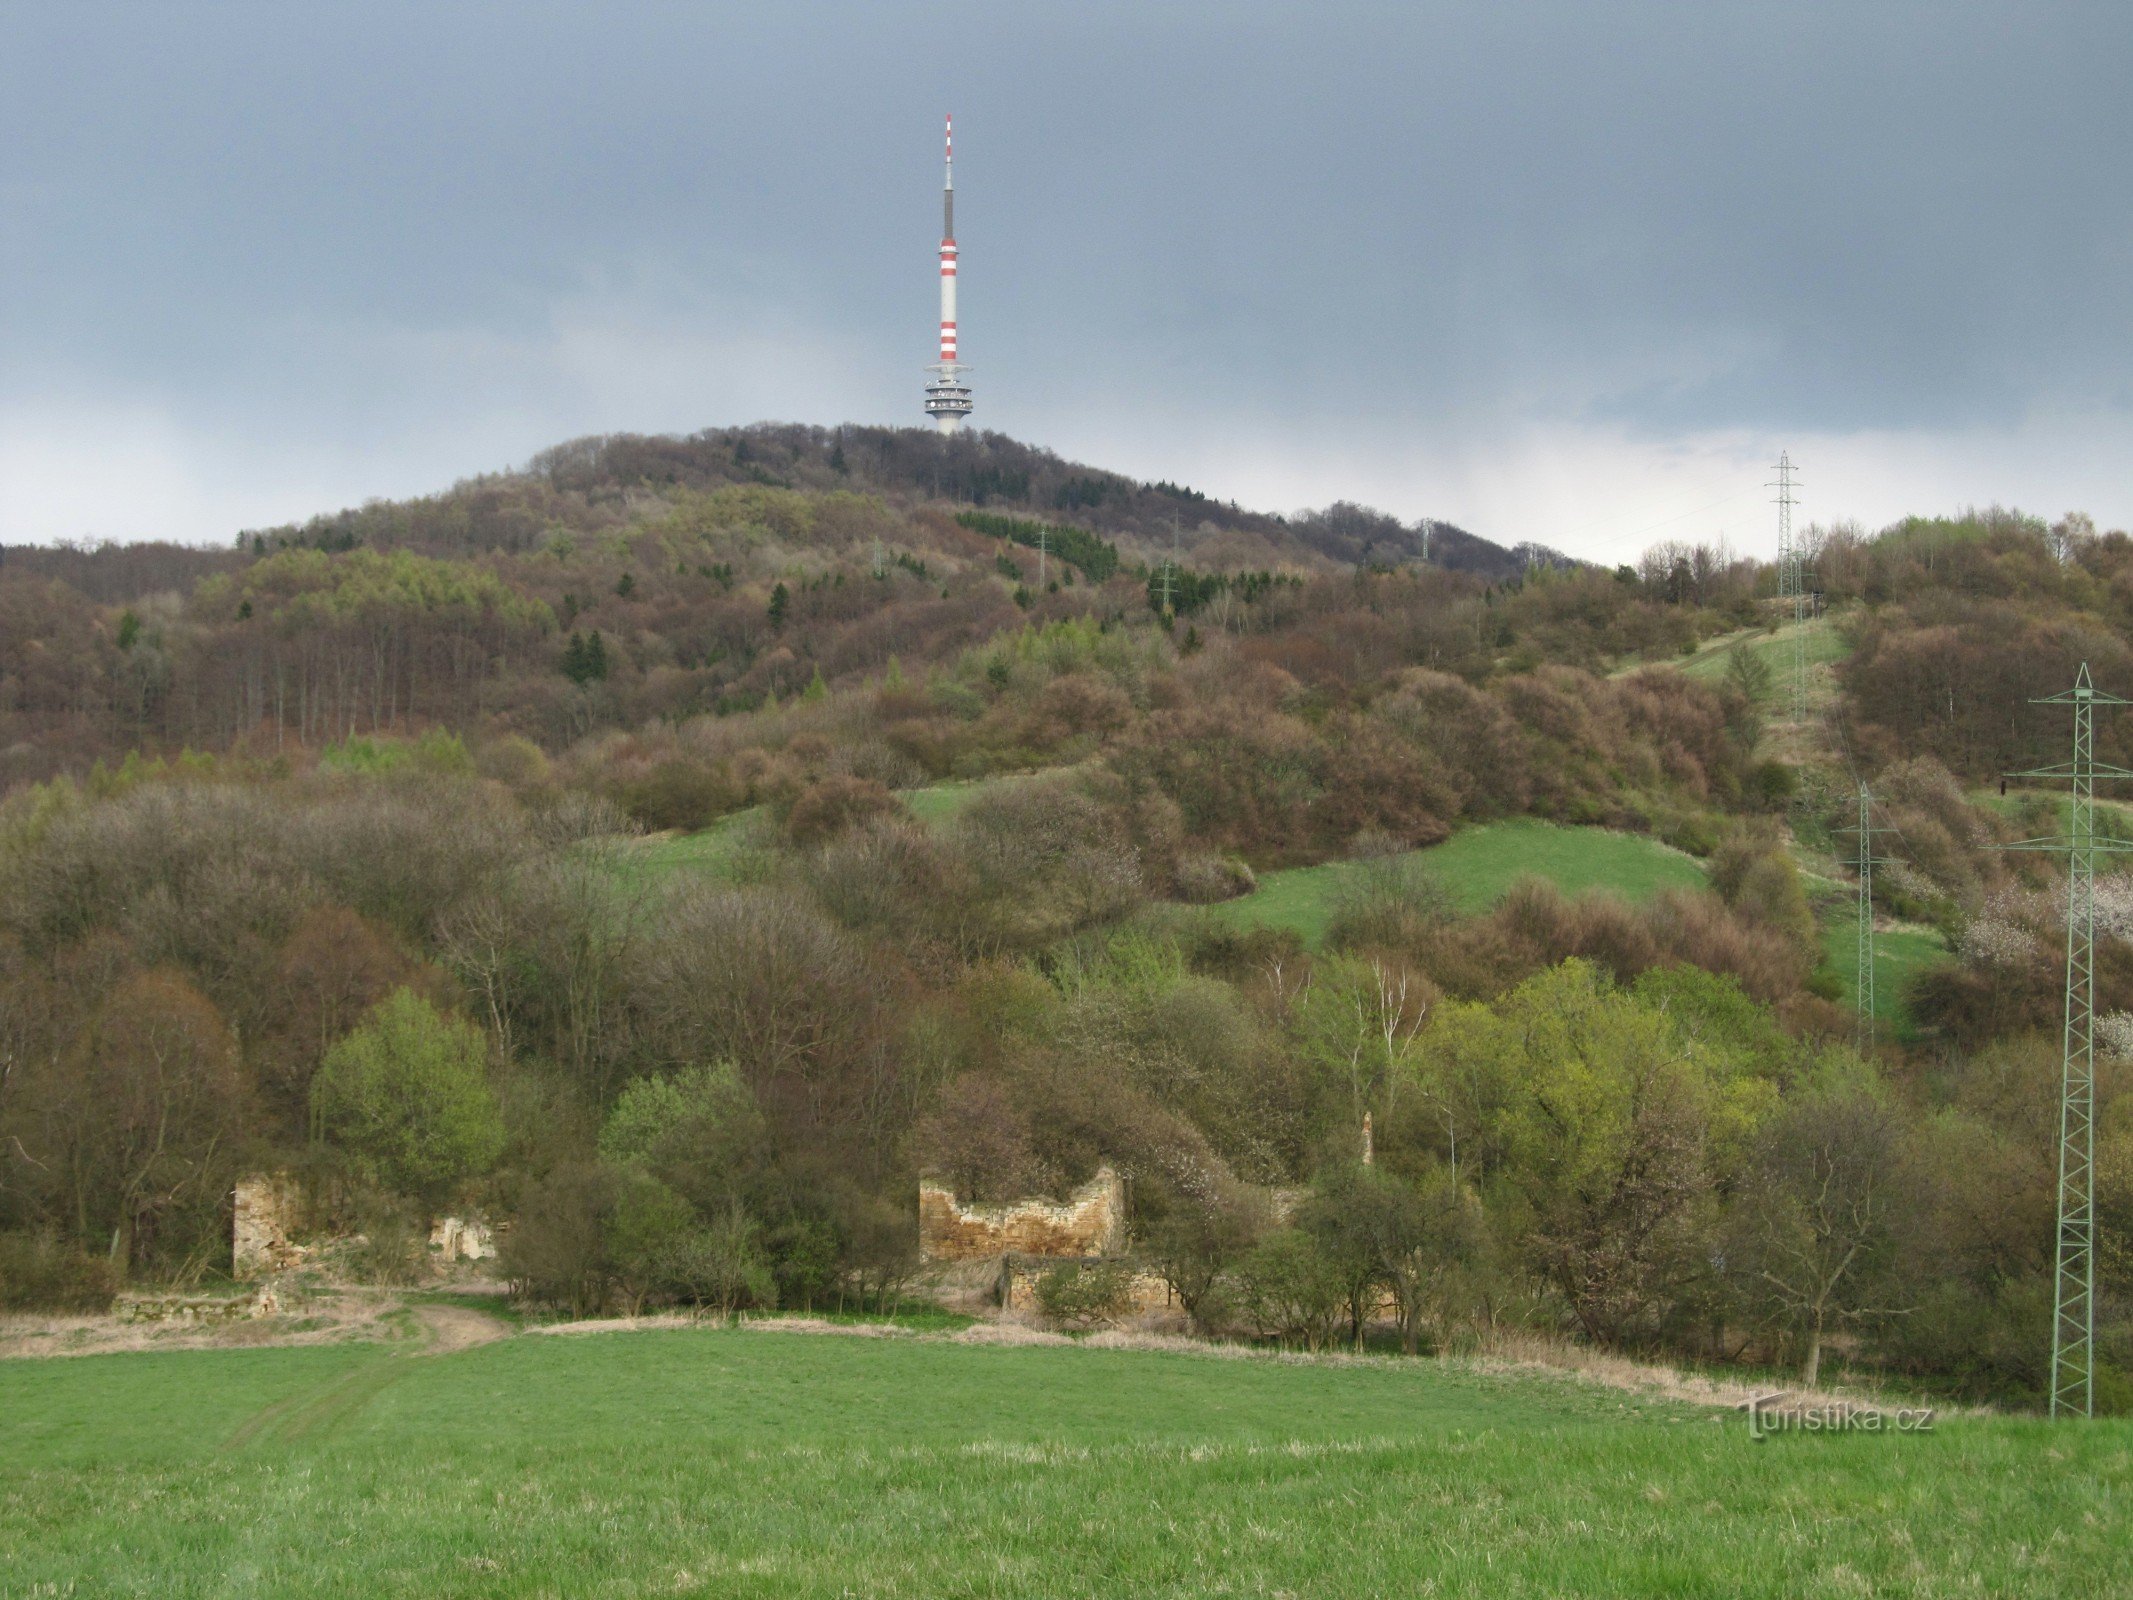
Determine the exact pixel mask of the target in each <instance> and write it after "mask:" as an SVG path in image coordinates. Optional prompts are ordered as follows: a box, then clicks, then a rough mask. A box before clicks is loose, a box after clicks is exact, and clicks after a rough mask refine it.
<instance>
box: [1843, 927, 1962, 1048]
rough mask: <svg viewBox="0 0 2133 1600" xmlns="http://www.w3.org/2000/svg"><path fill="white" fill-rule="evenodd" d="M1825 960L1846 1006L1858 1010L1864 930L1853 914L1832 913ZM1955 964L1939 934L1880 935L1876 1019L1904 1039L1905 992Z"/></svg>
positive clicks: (1891, 932)
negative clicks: (1929, 972)
mask: <svg viewBox="0 0 2133 1600" xmlns="http://www.w3.org/2000/svg"><path fill="white" fill-rule="evenodd" d="M1822 959H1823V960H1824V961H1826V962H1828V963H1829V968H1830V970H1831V971H1832V972H1834V973H1835V974H1836V975H1837V981H1838V982H1839V983H1840V984H1842V985H1843V990H1844V992H1843V994H1842V995H1841V996H1840V997H1839V998H1840V1000H1841V1003H1842V1004H1844V1005H1846V1006H1856V1005H1857V1004H1858V992H1859V979H1858V972H1859V924H1858V921H1857V919H1856V918H1855V917H1854V916H1852V915H1851V914H1850V912H1849V908H1845V909H1844V910H1842V911H1837V910H1834V909H1833V910H1832V912H1831V914H1830V915H1829V918H1828V920H1827V922H1826V923H1825V924H1824V926H1823V929H1822ZM1950 959H1952V957H1951V955H1950V953H1949V950H1948V947H1947V945H1945V944H1944V943H1942V942H1941V938H1940V935H1939V934H1937V933H1927V932H1923V931H1918V932H1914V931H1911V930H1909V929H1905V930H1903V931H1895V930H1888V931H1884V932H1880V933H1876V934H1875V935H1874V1019H1875V1021H1877V1022H1881V1023H1885V1024H1889V1025H1892V1026H1893V1027H1895V1028H1896V1029H1897V1030H1898V1033H1899V1035H1904V1034H1906V1033H1907V1031H1908V1030H1909V1028H1910V1027H1911V1019H1910V1016H1909V1013H1908V1012H1907V1011H1906V1010H1905V1009H1904V1005H1903V991H1904V986H1905V985H1906V984H1908V983H1909V982H1910V981H1911V979H1912V978H1913V977H1915V976H1916V975H1917V974H1918V973H1920V972H1922V971H1924V970H1925V969H1926V968H1927V967H1932V966H1938V965H1939V964H1940V963H1941V962H1943V961H1947V960H1950Z"/></svg>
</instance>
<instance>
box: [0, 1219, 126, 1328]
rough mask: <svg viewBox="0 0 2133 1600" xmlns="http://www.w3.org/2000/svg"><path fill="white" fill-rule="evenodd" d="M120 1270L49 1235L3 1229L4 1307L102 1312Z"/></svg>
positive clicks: (0, 1280) (0, 1284)
mask: <svg viewBox="0 0 2133 1600" xmlns="http://www.w3.org/2000/svg"><path fill="white" fill-rule="evenodd" d="M117 1295H118V1270H117V1268H115V1267H114V1266H113V1265H112V1264H111V1262H110V1261H109V1260H107V1259H106V1258H105V1257H103V1256H92V1255H89V1254H87V1253H86V1252H84V1251H81V1250H77V1249H75V1248H74V1247H73V1246H72V1245H67V1244H62V1243H61V1242H60V1241H59V1240H57V1239H55V1238H53V1237H52V1236H51V1235H49V1234H43V1233H0V1311H49V1312H91V1313H93V1312H103V1311H109V1310H110V1309H111V1302H112V1300H113V1299H114V1298H116V1297H117Z"/></svg>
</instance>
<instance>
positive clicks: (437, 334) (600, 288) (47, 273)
mask: <svg viewBox="0 0 2133 1600" xmlns="http://www.w3.org/2000/svg"><path fill="white" fill-rule="evenodd" d="M10 34H11V38H10V44H9V48H8V50H7V51H6V53H5V56H4V59H0V207H4V208H5V217H6V221H5V224H4V229H0V339H4V349H0V407H4V408H5V416H6V418H7V420H8V421H9V422H10V423H11V424H12V425H13V426H14V427H16V428H17V429H18V431H19V430H21V429H23V428H25V427H30V426H33V425H36V424H37V422H38V419H40V418H49V417H66V416H76V417H78V418H79V419H80V426H82V427H85V428H87V427H93V426H95V421H96V419H97V418H98V417H101V416H108V415H124V416H134V417H139V416H141V415H144V414H147V415H152V416H154V417H155V418H157V419H158V426H159V427H160V428H162V429H163V430H164V435H163V437H165V441H166V444H167V448H168V451H169V453H170V455H171V457H172V460H173V461H174V462H175V463H176V465H175V466H174V467H173V469H172V470H174V471H177V472H180V473H182V472H183V471H184V470H186V469H185V467H184V461H185V458H186V457H187V454H188V452H192V451H196V450H200V449H207V448H210V446H208V445H205V444H203V443H202V441H214V440H221V441H226V442H227V441H237V442H240V443H241V444H242V446H243V449H244V451H247V452H250V453H248V454H241V455H233V456H231V457H230V459H231V460H239V459H241V460H243V461H245V462H248V463H251V464H253V465H254V466H258V465H259V464H260V463H261V462H262V461H264V460H266V459H268V458H273V459H276V460H281V461H287V460H291V459H297V460H300V459H302V458H304V457H306V456H307V455H317V456H320V457H321V458H324V457H329V456H330V457H334V458H335V459H336V460H338V461H339V462H340V464H339V465H338V466H336V467H335V468H334V469H333V470H332V471H324V470H322V471H321V473H320V474H318V475H317V484H318V492H329V491H330V490H331V489H338V488H341V487H342V486H343V485H344V484H345V483H347V482H349V481H352V480H350V479H349V476H348V474H349V471H350V470H351V469H350V468H349V466H348V463H347V460H346V456H347V453H348V452H350V451H357V452H361V453H363V456H364V459H365V460H366V461H367V462H368V463H369V464H370V466H371V468H372V476H371V478H369V479H366V480H365V483H366V486H374V487H375V489H376V490H377V492H405V491H407V490H409V489H413V488H419V487H423V486H426V485H428V484H430V483H431V482H433V481H435V480H437V479H438V477H439V475H440V473H441V474H442V476H445V477H448V476H450V475H452V472H455V471H459V470H473V469H475V468H479V467H485V466H490V465H495V464H497V462H496V461H495V460H494V459H492V456H493V453H494V452H497V451H503V452H505V454H506V455H507V456H520V455H523V454H525V453H527V452H529V451H530V450H532V449H534V448H537V447H538V446H540V445H542V444H544V443H547V442H550V439H551V437H552V436H553V435H555V434H557V433H567V432H583V431H592V430H597V429H608V428H622V427H647V428H651V427H656V428H691V427H696V426H703V425H709V424H714V423H725V422H732V421H744V420H751V419H752V418H754V417H756V416H759V415H767V414H781V413H782V414H793V413H794V411H795V410H796V409H797V408H800V407H808V408H811V410H810V414H809V418H808V420H817V421H831V420H838V419H839V418H841V417H847V416H848V417H854V418H866V419H869V420H873V419H885V420H915V415H914V413H915V395H916V385H917V382H918V378H917V374H916V370H915V369H916V367H917V365H918V363H920V362H921V361H923V360H925V359H926V358H927V356H926V352H927V348H928V342H929V331H928V323H929V319H930V314H931V307H930V300H931V292H932V280H931V276H930V271H929V265H930V251H931V248H932V244H933V238H932V235H931V232H930V230H931V228H932V226H933V222H932V217H933V216H934V214H935V213H934V211H933V209H932V190H933V188H934V185H935V183H936V181H937V179H936V172H937V165H936V162H937V126H938V123H937V118H938V114H939V112H940V111H941V110H942V109H944V108H952V109H954V110H955V112H956V113H957V116H958V120H959V123H960V129H959V132H960V134H961V138H960V140H959V153H960V154H961V156H962V161H961V162H960V163H959V165H960V167H961V169H962V180H963V181H962V193H961V195H960V196H959V211H958V219H959V224H960V227H959V232H960V233H961V234H962V235H963V237H964V241H965V264H966V269H967V271H966V277H965V281H964V302H965V316H964V322H965V325H966V328H967V330H968V337H967V340H966V351H967V353H968V355H969V357H970V359H971V360H972V361H974V362H975V363H976V364H977V367H978V372H979V378H978V384H979V396H980V405H981V420H982V421H984V422H986V423H988V424H989V425H993V426H998V427H1003V428H1006V429H1009V430H1010V431H1015V432H1018V433H1022V434H1025V435H1028V436H1032V437H1037V438H1040V439H1047V438H1048V439H1053V440H1054V441H1055V442H1057V441H1060V440H1061V439H1065V440H1067V441H1071V440H1072V439H1073V438H1075V437H1077V436H1079V437H1087V436H1088V435H1087V431H1086V429H1082V430H1081V431H1080V433H1079V434H1078V435H1077V427H1079V424H1080V419H1086V418H1089V417H1091V416H1096V415H1101V416H1103V417H1105V418H1106V419H1108V420H1111V421H1117V420H1118V419H1119V418H1121V417H1129V418H1130V417H1131V416H1132V415H1133V414H1134V413H1135V411H1136V408H1141V407H1145V408H1147V410H1148V413H1149V415H1151V416H1175V415H1178V414H1180V413H1190V414H1192V415H1193V416H1194V417H1195V418H1196V419H1198V420H1199V421H1200V422H1201V423H1202V424H1205V423H1207V422H1208V420H1209V419H1213V420H1214V421H1215V422H1216V423H1218V424H1223V425H1225V426H1230V427H1233V428H1234V429H1235V430H1237V431H1239V432H1241V433H1242V434H1245V435H1249V434H1250V433H1251V431H1252V430H1253V429H1254V428H1261V429H1264V428H1269V427H1272V426H1275V425H1279V424H1281V423H1282V422H1283V421H1284V419H1292V418H1294V417H1296V416H1298V415H1303V414H1308V415H1311V416H1313V417H1316V418H1318V419H1320V420H1321V421H1322V422H1323V423H1324V424H1325V425H1327V426H1331V427H1335V428H1337V427H1339V426H1341V425H1342V424H1344V423H1345V422H1347V421H1350V420H1352V421H1353V423H1354V425H1355V427H1356V428H1358V429H1363V430H1367V429H1368V428H1370V427H1372V426H1376V425H1380V424H1384V423H1386V422H1387V420H1388V419H1390V420H1391V421H1392V422H1395V423H1399V422H1405V423H1412V424H1414V425H1418V426H1419V425H1424V424H1428V425H1433V426H1445V427H1457V428H1459V429H1461V430H1463V431H1464V432H1465V433H1466V434H1468V435H1471V436H1476V437H1480V436H1485V435H1487V434H1488V433H1489V431H1490V429H1491V427H1492V426H1495V427H1501V428H1503V429H1514V428H1535V427H1546V426H1550V425H1556V424H1561V425H1570V426H1579V427H1593V428H1603V429H1606V428H1612V429H1619V430H1622V431H1623V432H1624V433H1625V434H1627V435H1629V436H1637V437H1646V438H1653V439H1665V438H1668V437H1671V436H1675V435H1688V434H1711V433H1718V432H1726V431H1729V430H1731V431H1736V432H1739V431H1748V432H1760V431H1763V430H1770V429H1797V430H1808V431H1815V432H1820V433H1824V434H1837V435H1841V434H1845V433H1848V432H1853V431H1858V430H1894V431H1899V432H1919V431H1925V432H1931V431H1933V430H1961V429H1975V428H1994V427H2013V426H2015V425H2017V424H2019V423H2020V421H2021V420H2022V419H2023V418H2024V417H2026V416H2029V415H2032V414H2034V413H2036V412H2037V411H2039V410H2040V409H2042V410H2054V409H2070V410H2074V411H2080V412H2097V411H2103V412H2109V413H2113V414H2117V413H2123V412H2124V411H2126V410H2127V409H2129V407H2133V393H2129V385H2128V380H2127V378H2126V376H2125V374H2126V372H2127V370H2128V357H2129V356H2133V312H2129V310H2128V307H2129V306H2133V207H2129V204H2128V202H2129V200H2133V179H2129V177H2128V166H2129V163H2128V162H2127V159H2126V157H2127V155H2128V152H2129V151H2133V112H2129V109H2128V104H2129V102H2128V98H2127V96H2126V95H2125V93H2124V90H2123V82H2124V79H2125V77H2126V74H2127V69H2128V68H2129V67H2133V11H2129V10H2128V9H2127V8H2125V7H2122V6H2115V5H2113V6H2106V5H2095V6H2079V5H2059V6H2053V5H2037V4H2030V5H2023V6H2011V5H2010V6H1999V5H1971V6H1961V7H1951V6H1945V5H1942V6H1875V5H1860V4H1856V3H1854V4H1849V5H1843V6H1828V7H1817V8H1805V7H1793V8H1784V9H1782V10H1776V11H1773V10H1771V9H1769V8H1748V7H1712V6H1678V7H1639V6H1623V5H1592V4H1551V5H1523V6H1521V5H1509V6H1487V7H1481V6H1476V7H1468V8H1430V7H1417V6H1343V5H1337V4H1318V5H1311V6H1274V5H1193V6H1161V5H1145V4H1141V5H1109V4H1086V3H1084V4H1060V5H1033V6H1014V7H1001V6H956V5H929V6H922V7H921V6H907V5H902V4H885V3H879V0H875V3H867V4H854V5H849V6H821V5H804V4H803V5H792V6H784V7H775V8H772V7H753V6H751V7H721V6H707V5H685V4H660V5H651V4H634V5H633V4H618V3H609V4H603V5H600V6H597V7H595V6H563V5H511V6H463V5H454V6H436V5H433V4H426V5H421V6H412V5H410V6H391V5H378V4H365V5H361V6H345V7H321V6H299V7H291V6H288V5H285V4H273V5H266V4H259V5H253V4H220V5H169V4H165V5H141V6H127V7H114V6H98V5H93V4H77V5H72V6H68V7H50V6H45V7H32V6H28V5H23V6H19V7H14V8H11V26H10ZM692 362H695V363H697V364H699V365H700V366H701V367H702V369H703V371H702V377H701V383H700V386H692V382H693V380H692V378H691V376H690V374H691V371H692V366H691V363H692ZM25 418H27V419H30V420H29V421H28V422H25V421H24V419H25ZM52 426H54V427H58V426H59V424H58V423H56V422H55V423H53V424H52ZM0 446H4V441H0ZM89 447H90V446H88V445H83V446H82V448H84V449H87V448H89ZM215 448H219V446H216V447H215ZM229 448H230V449H232V450H236V449H237V448H238V445H237V444H236V443H231V444H230V445H229ZM1477 448H1481V447H1480V446H1477ZM469 452H474V453H472V454H469ZM31 454H35V452H32V451H29V450H28V449H27V448H26V447H25V448H23V449H18V450H17V451H16V452H15V453H14V455H12V456H10V457H9V458H8V460H9V462H10V463H13V464H12V465H9V466H8V467H7V468H6V469H5V470H6V473H7V482H9V483H12V484H14V485H15V487H14V488H12V489H9V490H8V491H7V492H8V495H9V501H12V505H11V504H10V503H8V502H6V501H0V524H5V525H0V537H23V536H40V535H42V536H52V535H56V534H62V533H68V532H73V531H78V530H76V529H72V528H66V527H30V526H24V525H22V524H23V523H25V522H26V521H28V520H31V519H32V513H31V512H29V511H25V510H24V509H22V508H23V507H27V506H46V505H50V504H64V503H66V502H65V500H64V497H60V499H59V500H58V501H54V500H53V498H52V495H51V493H50V492H49V488H48V486H47V487H42V488H37V489H36V490H35V492H31V491H30V490H28V489H25V488H23V487H21V486H22V485H24V484H27V483H29V482H30V481H31V479H32V478H34V476H35V471H34V469H33V468H29V467H24V466H22V465H20V462H21V461H22V459H23V458H24V457H25V456H27V455H31ZM447 455H450V456H451V458H452V459H453V460H454V461H455V462H456V465H455V466H453V467H451V468H450V469H449V470H447V469H445V467H444V459H445V457H446V456H447ZM113 469H114V470H115V471H118V472H120V473H123V471H124V463H123V462H114V463H113ZM261 470H264V468H262V469H261ZM25 473H28V474H30V476H29V477H25V476H24V474H25ZM306 481H308V480H305V479H304V478H303V475H302V473H301V472H299V473H297V475H296V477H295V478H294V479H291V480H290V482H291V489H290V492H292V493H295V492H303V491H302V489H301V488H300V487H299V486H300V485H301V484H302V483H303V482H306ZM0 488H5V484H0ZM1324 492H1325V495H1326V496H1328V497H1330V495H1332V494H1334V493H1338V492H1340V485H1338V484H1334V483H1328V484H1326V485H1325V491H1324ZM205 514H210V515H212V514H213V513H205Z"/></svg>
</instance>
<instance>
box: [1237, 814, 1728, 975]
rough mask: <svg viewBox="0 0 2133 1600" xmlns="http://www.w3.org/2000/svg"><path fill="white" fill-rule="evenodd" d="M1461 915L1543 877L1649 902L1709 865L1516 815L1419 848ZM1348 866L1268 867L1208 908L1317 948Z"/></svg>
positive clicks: (1650, 844)
mask: <svg viewBox="0 0 2133 1600" xmlns="http://www.w3.org/2000/svg"><path fill="white" fill-rule="evenodd" d="M1412 855H1413V858H1414V859H1417V860H1420V861H1422V862H1424V863H1426V864H1427V865H1428V866H1429V867H1430V868H1431V869H1432V870H1433V871H1435V872H1436V874H1437V875H1438V876H1439V877H1440V878H1441V879H1442V880H1443V882H1444V886H1445V888H1446V889H1448V890H1449V891H1450V892H1451V896H1452V899H1453V901H1454V902H1455V903H1456V904H1457V905H1458V907H1459V909H1460V910H1462V911H1468V912H1473V911H1486V910H1487V909H1488V908H1489V907H1490V906H1492V905H1494V904H1495V903H1496V902H1497V901H1498V900H1499V899H1501V898H1502V897H1503V894H1504V891H1505V890H1507V889H1509V888H1510V887H1511V885H1512V884H1514V883H1516V882H1517V881H1518V880H1519V879H1520V878H1525V877H1538V878H1545V879H1547V880H1548V881H1549V882H1550V883H1552V884H1554V885H1555V886H1556V887H1557V888H1559V889H1561V890H1562V891H1563V892H1564V893H1566V894H1582V893H1584V892H1585V891H1586V890H1588V889H1607V890H1612V891H1613V892H1615V893H1617V894H1620V895H1623V896H1626V897H1627V898H1629V899H1631V900H1647V899H1650V898H1651V897H1652V896H1653V895H1655V894H1657V893H1659V892H1660V891H1661V890H1662V889H1693V888H1696V887H1698V886H1699V885H1701V884H1702V882H1703V869H1702V868H1701V867H1699V866H1698V865H1697V864H1696V863H1695V861H1694V860H1692V859H1691V858H1690V857H1688V856H1685V855H1683V854H1682V853H1681V852H1680V851H1678V850H1672V849H1669V848H1668V847H1667V846H1665V845H1663V844H1661V843H1659V842H1658V841H1657V840H1655V839H1650V838H1646V837H1644V836H1642V835H1639V834H1633V833H1610V832H1608V831H1607V830H1606V829H1604V828H1563V827H1558V826H1556V825H1555V824H1554V823H1549V822H1536V821H1533V820H1532V819H1531V818H1520V819H1518V820H1515V821H1511V822H1492V823H1487V824H1484V825H1483V826H1480V827H1475V828H1463V829H1461V830H1460V831H1459V832H1458V833H1455V834H1453V835H1452V837H1451V838H1449V839H1447V840H1445V841H1444V843H1442V844H1440V845H1436V846H1433V847H1432V848H1430V849H1428V850H1417V851H1414V852H1413V853H1412ZM1357 870H1358V869H1357V867H1356V866H1355V865H1354V864H1353V863H1351V862H1345V861H1335V862H1328V863H1326V864H1325V865H1323V866H1317V867H1292V868H1289V869H1287V870H1286V871H1281V872H1267V873H1262V874H1261V875H1260V878H1259V887H1258V888H1257V889H1256V890H1254V891H1253V892H1252V893H1251V894H1248V895H1246V896H1244V897H1243V898H1242V899H1239V900H1229V901H1225V902H1223V903H1222V904H1220V905H1217V906H1212V907H1210V908H1209V910H1210V912H1211V914H1213V915H1215V916H1217V917H1219V918H1222V919H1224V920H1226V921H1231V922H1234V923H1235V924H1237V925H1238V926H1241V927H1259V928H1293V929H1295V930H1296V932H1297V933H1299V934H1300V935H1302V937H1303V940H1304V943H1305V944H1306V945H1308V946H1310V947H1312V948H1314V949H1315V948H1317V946H1318V945H1319V944H1320V943H1321V942H1322V941H1323V940H1324V938H1325V936H1326V927H1327V924H1328V923H1329V922H1330V921H1331V919H1332V915H1333V909H1334V906H1335V905H1336V903H1337V902H1338V900H1339V896H1340V889H1341V884H1342V881H1343V880H1344V879H1345V878H1347V877H1349V876H1350V875H1352V874H1353V873H1355V872H1356V871H1357Z"/></svg>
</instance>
